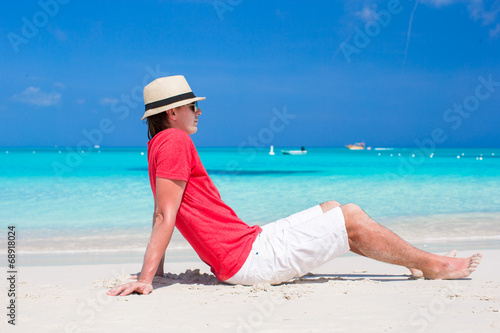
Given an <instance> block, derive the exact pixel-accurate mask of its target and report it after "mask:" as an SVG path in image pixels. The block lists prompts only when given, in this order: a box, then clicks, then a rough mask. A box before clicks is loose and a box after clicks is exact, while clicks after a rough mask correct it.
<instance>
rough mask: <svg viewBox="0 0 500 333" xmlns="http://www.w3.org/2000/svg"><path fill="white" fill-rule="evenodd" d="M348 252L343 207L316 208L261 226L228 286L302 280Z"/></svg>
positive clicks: (227, 281) (228, 281)
mask: <svg viewBox="0 0 500 333" xmlns="http://www.w3.org/2000/svg"><path fill="white" fill-rule="evenodd" d="M347 251H349V241H348V238H347V231H346V228H345V221H344V215H343V214H342V210H341V209H340V207H336V208H334V209H331V210H329V211H327V212H326V213H323V210H322V209H321V206H319V205H317V206H314V207H311V208H309V209H306V210H303V211H301V212H298V213H296V214H293V215H290V216H289V217H286V218H284V219H280V220H277V221H276V222H273V223H269V224H267V225H265V226H263V227H262V232H261V233H260V234H259V235H258V236H257V238H256V239H255V242H254V243H253V246H252V250H251V251H250V254H249V256H248V258H247V259H246V261H245V263H244V264H243V266H242V267H241V269H240V270H239V271H238V272H237V273H236V274H235V275H234V276H232V277H231V278H230V279H228V280H226V281H224V282H225V283H229V284H243V285H254V284H257V283H270V284H279V283H283V282H285V281H288V280H290V279H293V278H295V277H300V276H303V275H305V274H307V273H308V272H310V271H311V270H313V269H315V268H317V267H319V266H321V265H323V264H324V263H326V262H327V261H330V260H332V259H333V258H335V257H338V256H340V255H342V254H343V253H345V252H347Z"/></svg>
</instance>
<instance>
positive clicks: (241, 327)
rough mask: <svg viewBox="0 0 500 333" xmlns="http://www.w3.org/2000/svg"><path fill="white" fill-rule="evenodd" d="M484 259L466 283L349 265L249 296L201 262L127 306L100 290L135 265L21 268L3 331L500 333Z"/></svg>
mask: <svg viewBox="0 0 500 333" xmlns="http://www.w3.org/2000/svg"><path fill="white" fill-rule="evenodd" d="M470 254H472V252H470V251H464V252H463V253H460V252H459V253H458V255H459V256H466V255H470ZM483 255H484V256H483V262H482V263H481V265H480V266H479V268H478V270H477V271H476V272H474V273H473V274H472V275H471V278H470V279H462V280H455V281H431V280H423V279H421V280H410V279H408V277H409V275H408V272H407V271H406V269H404V268H401V267H397V266H392V265H387V264H383V263H379V262H375V261H373V260H370V259H366V258H362V257H358V256H345V257H341V258H338V259H336V260H334V261H332V262H330V263H328V264H326V265H324V266H322V267H321V268H319V269H317V270H315V271H314V275H313V276H307V277H305V278H303V279H300V280H295V281H293V282H291V283H288V284H283V285H279V286H270V285H259V286H254V287H243V286H229V285H225V284H221V283H218V282H217V280H216V279H215V277H214V276H213V275H211V274H210V275H208V274H198V273H197V272H189V271H187V269H188V268H194V269H200V270H201V272H202V273H208V267H207V266H206V265H205V264H203V263H202V262H189V263H175V264H167V265H166V267H165V270H166V272H171V273H172V274H170V277H169V278H157V279H155V284H154V287H155V290H154V292H153V293H152V294H150V295H148V296H143V295H137V294H134V295H130V296H125V297H112V296H107V295H106V291H107V290H108V289H110V288H111V287H114V286H115V285H117V284H118V283H120V282H123V281H125V280H126V277H127V275H128V274H131V273H136V272H138V271H139V270H140V268H141V264H140V263H136V264H115V265H88V266H84V265H81V266H38V267H37V266H32V267H19V268H18V284H17V294H18V298H17V317H16V323H17V325H16V327H12V326H11V325H8V324H6V320H5V318H6V313H7V310H6V305H7V302H8V299H7V297H6V294H7V292H6V291H5V292H2V296H1V298H0V299H1V300H2V301H1V303H2V304H1V305H2V308H3V309H4V310H3V312H4V314H2V317H3V318H4V319H3V320H2V323H1V324H0V331H1V332H6V331H7V332H147V331H149V332H154V331H161V332H499V331H500V314H499V310H500V274H499V273H500V269H499V266H498V263H499V262H500V250H487V251H483ZM2 268H3V269H4V271H7V269H6V267H2ZM186 272H187V273H186ZM2 281H3V282H2V283H4V284H5V283H6V280H5V278H2ZM2 289H3V290H6V289H5V287H4V288H2Z"/></svg>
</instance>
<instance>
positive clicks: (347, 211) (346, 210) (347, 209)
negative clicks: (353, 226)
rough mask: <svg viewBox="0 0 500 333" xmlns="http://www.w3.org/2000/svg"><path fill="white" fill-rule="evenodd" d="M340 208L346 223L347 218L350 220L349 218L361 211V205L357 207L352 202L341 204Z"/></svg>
mask: <svg viewBox="0 0 500 333" xmlns="http://www.w3.org/2000/svg"><path fill="white" fill-rule="evenodd" d="M340 209H341V210H342V214H344V218H345V220H346V223H347V220H351V219H353V218H355V216H356V215H358V214H360V213H362V212H363V210H362V209H361V207H359V206H358V205H356V204H353V203H348V204H345V205H342V206H340Z"/></svg>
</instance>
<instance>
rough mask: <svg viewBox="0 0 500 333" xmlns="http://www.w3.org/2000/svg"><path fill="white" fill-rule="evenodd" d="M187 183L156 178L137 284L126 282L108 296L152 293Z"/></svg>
mask: <svg viewBox="0 0 500 333" xmlns="http://www.w3.org/2000/svg"><path fill="white" fill-rule="evenodd" d="M185 188H186V182H185V181H182V180H172V179H165V178H156V201H155V213H154V218H153V231H152V232H151V238H150V240H149V244H148V247H147V248H146V254H145V255H144V263H143V265H142V269H141V274H140V276H139V280H137V281H136V282H129V283H126V284H123V285H121V286H118V287H116V288H113V289H111V290H110V291H108V293H107V294H108V295H111V296H116V295H120V296H126V295H128V294H130V293H132V292H134V291H136V292H139V293H142V294H145V295H147V294H149V293H150V292H152V291H153V286H152V284H151V283H152V282H153V278H154V275H155V273H156V272H157V271H158V269H159V264H160V262H161V260H162V258H163V257H164V255H165V250H166V249H167V246H168V243H169V242H170V239H171V238H172V233H173V232H174V226H175V219H176V217H177V212H178V210H179V207H180V205H181V201H182V195H183V194H184V189H185Z"/></svg>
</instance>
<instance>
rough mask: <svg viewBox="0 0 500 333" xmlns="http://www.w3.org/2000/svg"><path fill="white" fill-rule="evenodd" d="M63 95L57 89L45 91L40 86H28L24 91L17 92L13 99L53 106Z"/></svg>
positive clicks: (37, 104) (25, 102)
mask: <svg viewBox="0 0 500 333" xmlns="http://www.w3.org/2000/svg"><path fill="white" fill-rule="evenodd" d="M61 97H62V95H61V94H60V93H58V92H55V91H52V92H50V93H45V92H43V91H42V90H41V89H40V88H38V87H28V88H26V89H25V90H24V91H23V92H22V93H20V94H15V95H14V96H13V97H12V99H13V100H14V101H16V102H19V103H24V104H30V105H36V106H51V105H55V104H59V102H60V101H61Z"/></svg>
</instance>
